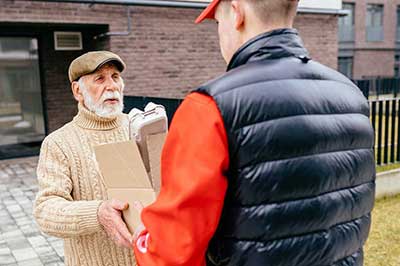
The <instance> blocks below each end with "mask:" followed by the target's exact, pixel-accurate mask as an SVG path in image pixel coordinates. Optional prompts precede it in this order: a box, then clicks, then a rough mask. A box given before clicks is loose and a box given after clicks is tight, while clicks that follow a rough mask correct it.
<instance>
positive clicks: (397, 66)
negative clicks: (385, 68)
mask: <svg viewBox="0 0 400 266" xmlns="http://www.w3.org/2000/svg"><path fill="white" fill-rule="evenodd" d="M394 77H395V78H400V51H396V54H395V56H394Z"/></svg>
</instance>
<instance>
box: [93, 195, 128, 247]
mask: <svg viewBox="0 0 400 266" xmlns="http://www.w3.org/2000/svg"><path fill="white" fill-rule="evenodd" d="M128 206H129V205H128V203H127V202H122V201H119V200H116V199H111V200H107V201H104V202H103V203H102V204H101V205H100V207H99V210H98V212H97V216H98V219H99V222H100V224H101V225H102V226H103V228H104V230H105V231H106V232H107V234H108V236H109V237H110V238H111V239H112V240H113V241H114V242H115V243H116V244H117V245H118V246H121V247H127V248H131V246H132V244H131V243H132V240H133V237H132V235H131V234H130V233H129V231H128V228H127V227H126V224H125V223H124V221H123V220H122V211H123V210H126V209H127V208H128Z"/></svg>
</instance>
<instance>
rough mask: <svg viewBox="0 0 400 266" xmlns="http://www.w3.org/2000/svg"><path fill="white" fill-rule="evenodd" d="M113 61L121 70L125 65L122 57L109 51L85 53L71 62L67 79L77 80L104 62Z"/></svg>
mask: <svg viewBox="0 0 400 266" xmlns="http://www.w3.org/2000/svg"><path fill="white" fill-rule="evenodd" d="M109 62H112V63H115V65H116V67H117V68H118V70H119V71H120V72H122V71H123V70H124V69H125V67H126V65H125V63H124V61H122V59H121V58H120V57H119V56H118V55H116V54H114V53H112V52H109V51H94V52H88V53H85V54H83V55H81V56H79V57H77V58H76V59H74V61H72V62H71V64H70V65H69V69H68V77H69V81H70V82H71V83H72V82H73V81H77V80H78V79H79V78H80V77H82V76H84V75H87V74H90V73H93V72H94V71H96V70H97V69H99V68H100V67H101V66H103V65H104V64H106V63H109Z"/></svg>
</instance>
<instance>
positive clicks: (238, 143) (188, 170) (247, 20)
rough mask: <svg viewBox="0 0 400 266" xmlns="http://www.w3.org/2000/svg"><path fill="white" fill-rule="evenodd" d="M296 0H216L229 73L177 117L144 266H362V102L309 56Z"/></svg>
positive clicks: (145, 237) (143, 240)
mask: <svg viewBox="0 0 400 266" xmlns="http://www.w3.org/2000/svg"><path fill="white" fill-rule="evenodd" d="M297 4H298V3H297V0H213V1H212V2H211V3H210V5H209V6H208V7H207V9H206V10H205V11H204V12H203V13H202V14H201V15H200V17H199V18H198V20H197V22H200V21H201V20H203V19H204V18H211V19H215V20H216V21H217V23H218V34H219V41H220V46H221V52H222V55H223V57H224V59H225V60H226V62H227V63H228V69H227V73H225V74H224V75H222V76H220V77H218V78H216V79H214V80H212V81H210V82H208V83H206V84H204V85H202V86H200V87H199V88H198V89H197V92H194V93H192V94H190V95H189V96H188V97H187V98H186V99H185V101H184V102H183V103H182V105H181V106H180V108H179V110H178V111H177V112H176V114H175V117H174V120H173V121H172V124H171V127H170V131H169V135H168V137H167V140H166V143H165V146H164V150H163V155H162V173H161V174H162V188H161V192H160V195H159V197H158V199H157V201H156V202H155V203H154V204H152V205H150V206H149V207H147V208H145V209H144V210H143V212H142V215H141V217H142V221H143V224H144V226H145V228H146V229H145V230H143V231H142V232H141V233H139V237H138V239H137V240H135V245H134V250H135V254H136V259H137V261H138V264H139V265H140V266H177V265H181V266H183V265H185V266H203V265H206V264H207V265H213V266H217V265H218V266H321V265H324V266H356V265H357V266H361V265H362V264H363V245H364V243H365V241H366V239H367V236H368V232H369V227H370V222H371V217H370V212H371V209H372V206H373V203H374V177H375V164H374V154H373V143H374V133H373V130H372V127H371V125H370V122H369V107H368V103H367V100H366V99H365V98H364V97H363V95H362V94H361V92H360V91H359V89H358V88H357V87H356V86H355V85H354V84H353V83H352V82H351V81H350V80H348V79H347V78H346V77H344V76H343V75H341V74H339V73H338V72H336V71H335V70H332V69H329V68H327V67H325V66H323V65H321V64H319V63H317V62H315V61H313V60H311V59H310V58H309V55H308V52H307V51H306V49H305V48H304V46H303V43H302V41H301V39H300V37H299V36H298V33H297V31H296V30H295V29H293V28H292V24H293V20H294V18H295V14H296V10H297Z"/></svg>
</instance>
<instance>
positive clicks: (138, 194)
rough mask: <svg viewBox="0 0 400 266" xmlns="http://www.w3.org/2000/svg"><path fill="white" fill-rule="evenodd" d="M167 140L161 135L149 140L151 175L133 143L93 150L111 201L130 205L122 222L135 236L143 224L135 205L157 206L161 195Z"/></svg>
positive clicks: (104, 146)
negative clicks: (159, 193) (164, 145)
mask: <svg viewBox="0 0 400 266" xmlns="http://www.w3.org/2000/svg"><path fill="white" fill-rule="evenodd" d="M165 136H166V133H160V134H155V135H149V136H147V137H146V140H147V141H146V142H147V150H148V158H149V159H148V160H149V162H147V163H148V165H150V172H147V171H146V168H145V164H144V162H143V160H142V156H141V154H140V151H139V148H138V146H137V144H136V142H135V141H134V140H130V141H125V142H117V143H110V144H104V145H100V146H96V147H94V151H95V155H96V160H97V162H98V165H99V168H100V172H101V175H102V177H103V181H104V183H105V186H106V189H107V195H108V198H109V199H112V198H114V199H118V200H121V201H126V202H128V203H129V206H130V207H129V208H128V209H127V210H125V211H123V218H124V220H125V223H126V224H127V226H128V229H129V231H130V232H131V233H134V232H135V229H136V228H137V226H138V225H139V224H140V222H141V221H140V217H139V213H138V212H137V211H136V210H135V209H134V208H133V203H134V202H135V201H140V202H141V203H142V204H143V205H144V206H148V205H150V204H151V203H153V202H154V200H155V199H156V196H157V194H158V192H159V191H160V187H161V173H160V165H161V150H162V146H163V144H164V141H165Z"/></svg>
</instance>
